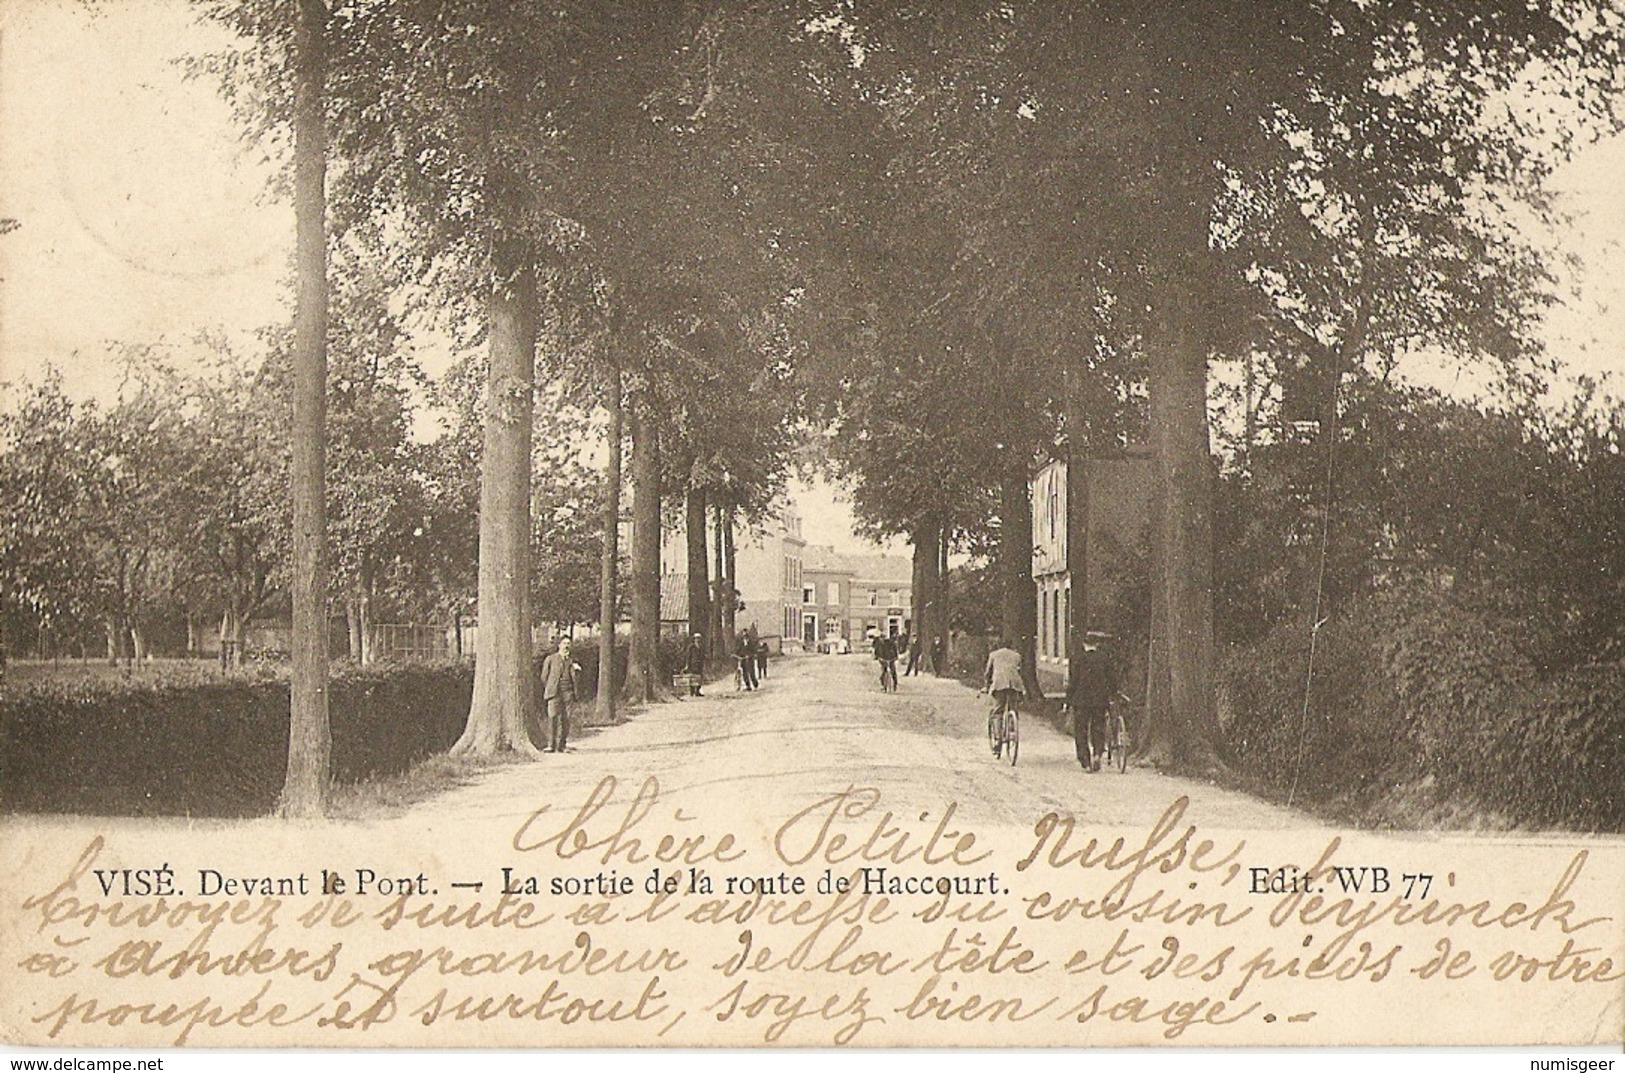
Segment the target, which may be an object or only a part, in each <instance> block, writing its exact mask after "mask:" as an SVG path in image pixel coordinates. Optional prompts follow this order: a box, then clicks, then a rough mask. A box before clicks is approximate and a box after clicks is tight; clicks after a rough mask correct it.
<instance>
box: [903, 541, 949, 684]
mask: <svg viewBox="0 0 1625 1073" xmlns="http://www.w3.org/2000/svg"><path fill="white" fill-rule="evenodd" d="M941 540H942V527H941V526H939V525H938V524H937V523H936V522H931V523H929V524H926V525H921V526H919V527H918V528H917V529H916V530H915V532H914V535H913V537H912V538H911V542H912V543H913V545H914V586H915V587H914V632H913V634H912V635H911V637H913V638H918V639H919V644H920V663H919V667H920V670H922V671H927V672H930V673H938V672H939V671H940V668H938V667H937V665H936V661H935V660H934V659H933V658H932V653H931V644H932V641H933V640H935V639H936V638H937V637H938V636H939V634H940V632H941V620H942V618H943V614H942V608H943V603H942V593H943V590H944V587H945V586H944V585H943V578H942V576H941V572H940V569H939V568H940V566H941V561H942V548H941Z"/></svg>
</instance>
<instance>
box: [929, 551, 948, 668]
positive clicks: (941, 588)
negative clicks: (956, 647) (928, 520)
mask: <svg viewBox="0 0 1625 1073" xmlns="http://www.w3.org/2000/svg"><path fill="white" fill-rule="evenodd" d="M951 532H952V530H951V529H949V527H948V525H947V524H946V523H944V524H943V526H942V529H941V530H940V531H939V532H938V533H937V551H938V553H939V554H940V556H941V558H939V559H938V560H937V614H936V622H937V635H936V638H935V642H934V645H933V649H932V652H931V653H930V655H929V658H930V660H931V673H932V674H936V675H947V674H949V673H950V671H949V660H950V658H951V657H952V656H953V651H952V649H951V648H950V644H951V642H952V641H953V611H954V606H953V586H952V585H951V584H950V578H949V574H948V537H949V534H950V533H951ZM939 653H940V657H941V658H938V655H939Z"/></svg>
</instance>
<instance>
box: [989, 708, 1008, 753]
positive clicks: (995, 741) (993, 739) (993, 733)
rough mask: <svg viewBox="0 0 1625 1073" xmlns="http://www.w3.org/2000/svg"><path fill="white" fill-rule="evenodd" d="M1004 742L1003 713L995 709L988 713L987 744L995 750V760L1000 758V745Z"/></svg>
mask: <svg viewBox="0 0 1625 1073" xmlns="http://www.w3.org/2000/svg"><path fill="white" fill-rule="evenodd" d="M1003 741H1004V719H1003V713H1002V712H1000V710H999V709H998V708H994V709H993V710H992V711H991V712H988V713H987V744H988V747H989V748H990V749H992V750H993V759H995V760H997V759H998V758H999V745H1000V743H1002V742H1003Z"/></svg>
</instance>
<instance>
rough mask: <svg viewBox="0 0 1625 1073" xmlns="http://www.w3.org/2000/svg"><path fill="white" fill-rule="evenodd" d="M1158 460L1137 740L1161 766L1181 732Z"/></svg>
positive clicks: (1154, 420)
mask: <svg viewBox="0 0 1625 1073" xmlns="http://www.w3.org/2000/svg"><path fill="white" fill-rule="evenodd" d="M1159 405H1160V402H1159V398H1158V396H1155V395H1154V396H1152V398H1151V425H1152V428H1153V430H1155V429H1156V428H1157V427H1158V426H1159V425H1160V424H1161V423H1162V421H1163V418H1161V417H1160V416H1158V414H1157V408H1158V406H1159ZM1153 434H1154V433H1153ZM1157 464H1158V472H1157V483H1158V487H1157V488H1155V489H1153V491H1152V494H1151V542H1150V543H1151V608H1150V611H1151V614H1150V622H1149V624H1148V626H1147V628H1146V629H1147V634H1148V636H1147V637H1146V654H1145V726H1144V727H1143V728H1142V729H1141V731H1140V733H1139V738H1140V741H1138V742H1136V749H1137V750H1138V751H1139V752H1140V754H1141V755H1142V756H1144V757H1146V758H1147V759H1149V760H1150V761H1151V762H1152V763H1154V764H1157V765H1158V766H1161V765H1164V764H1172V763H1173V762H1174V758H1175V757H1174V741H1175V739H1176V736H1177V735H1176V732H1175V730H1174V718H1173V710H1172V700H1171V699H1170V696H1169V690H1168V683H1169V670H1168V658H1169V653H1168V582H1167V578H1168V546H1167V541H1166V540H1164V539H1163V535H1162V533H1163V529H1164V528H1166V522H1165V520H1164V518H1163V494H1162V488H1161V483H1162V477H1161V462H1160V454H1159V461H1158V463H1157Z"/></svg>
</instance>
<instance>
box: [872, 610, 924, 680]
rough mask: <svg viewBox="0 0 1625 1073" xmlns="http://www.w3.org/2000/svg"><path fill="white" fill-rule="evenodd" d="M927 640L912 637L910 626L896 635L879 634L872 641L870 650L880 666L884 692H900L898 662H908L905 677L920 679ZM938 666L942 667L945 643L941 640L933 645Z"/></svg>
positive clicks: (904, 626)
mask: <svg viewBox="0 0 1625 1073" xmlns="http://www.w3.org/2000/svg"><path fill="white" fill-rule="evenodd" d="M926 643H927V642H926V639H925V638H924V637H923V636H921V635H919V634H916V635H914V636H913V637H912V638H911V637H910V636H909V632H908V624H907V623H904V624H903V628H902V630H901V631H900V632H898V633H896V634H888V633H876V634H874V635H873V636H872V637H871V638H870V647H871V650H872V651H873V654H874V660H875V662H877V663H879V664H880V688H881V689H882V690H886V689H893V690H895V689H896V688H897V661H898V660H905V661H906V662H905V663H904V666H903V677H904V678H907V677H908V676H909V675H911V674H912V675H914V676H916V677H918V676H919V673H920V663H921V661H922V659H923V658H924V656H925V646H926ZM930 644H931V652H932V657H933V661H934V666H936V667H937V668H938V669H939V672H940V669H941V667H942V639H941V638H937V639H936V640H935V641H932V642H930Z"/></svg>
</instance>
